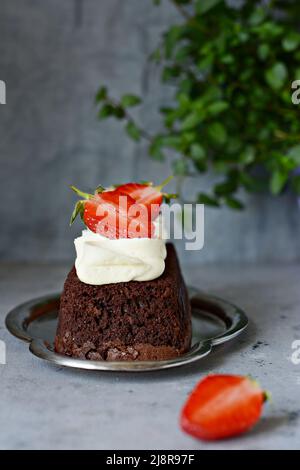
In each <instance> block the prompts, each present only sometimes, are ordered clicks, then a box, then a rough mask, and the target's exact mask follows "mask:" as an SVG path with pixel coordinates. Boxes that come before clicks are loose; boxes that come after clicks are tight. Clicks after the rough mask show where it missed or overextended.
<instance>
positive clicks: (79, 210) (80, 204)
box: [70, 201, 84, 225]
mask: <svg viewBox="0 0 300 470" xmlns="http://www.w3.org/2000/svg"><path fill="white" fill-rule="evenodd" d="M78 214H79V215H80V217H81V219H83V214H84V201H77V202H76V204H75V207H74V210H73V212H72V215H71V219H70V225H72V224H73V222H74V220H75V219H76V217H77V216H78Z"/></svg>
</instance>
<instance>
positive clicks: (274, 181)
mask: <svg viewBox="0 0 300 470" xmlns="http://www.w3.org/2000/svg"><path fill="white" fill-rule="evenodd" d="M287 180H288V174H287V173H285V172H282V171H279V170H277V171H275V172H274V173H273V174H272V177H271V180H270V191H271V193H272V194H274V195H277V194H279V193H280V192H281V191H282V190H283V188H284V186H285V184H286V182H287Z"/></svg>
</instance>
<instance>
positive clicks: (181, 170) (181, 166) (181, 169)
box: [173, 159, 188, 176]
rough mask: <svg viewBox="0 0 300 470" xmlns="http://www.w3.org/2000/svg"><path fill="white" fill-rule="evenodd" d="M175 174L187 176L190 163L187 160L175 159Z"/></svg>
mask: <svg viewBox="0 0 300 470" xmlns="http://www.w3.org/2000/svg"><path fill="white" fill-rule="evenodd" d="M173 170H174V174H175V175H178V176H185V175H186V174H187V173H188V164H187V161H186V160H183V159H181V160H175V161H174V162H173Z"/></svg>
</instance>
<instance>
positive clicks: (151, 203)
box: [116, 176, 176, 220]
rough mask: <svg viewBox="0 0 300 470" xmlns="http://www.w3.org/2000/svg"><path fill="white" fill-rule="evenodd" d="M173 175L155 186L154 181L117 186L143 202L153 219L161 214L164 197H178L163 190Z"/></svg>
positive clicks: (121, 190) (122, 191)
mask: <svg viewBox="0 0 300 470" xmlns="http://www.w3.org/2000/svg"><path fill="white" fill-rule="evenodd" d="M172 178H173V176H169V178H167V179H166V180H165V181H163V183H162V184H161V185H159V186H153V184H152V183H126V184H122V185H121V186H117V188H116V189H117V191H119V192H120V193H121V194H126V195H128V196H130V197H132V198H133V199H134V200H135V201H136V202H137V203H138V204H143V205H144V206H145V207H146V208H147V209H148V212H149V215H150V218H151V220H155V219H156V217H157V216H158V214H159V211H160V206H161V204H162V202H163V198H164V197H165V198H167V199H170V198H172V197H176V195H175V194H167V193H162V192H161V190H162V188H163V187H164V186H166V185H167V184H168V183H169V182H170V181H171V179H172Z"/></svg>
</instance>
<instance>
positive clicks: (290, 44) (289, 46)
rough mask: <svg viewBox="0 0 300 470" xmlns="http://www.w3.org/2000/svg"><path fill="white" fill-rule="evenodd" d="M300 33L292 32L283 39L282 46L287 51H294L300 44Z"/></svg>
mask: <svg viewBox="0 0 300 470" xmlns="http://www.w3.org/2000/svg"><path fill="white" fill-rule="evenodd" d="M299 43H300V35H299V34H297V33H290V34H289V35H288V36H286V37H285V38H284V39H283V40H282V47H283V49H284V50H285V51H286V52H292V51H294V50H295V49H297V47H298V46H299Z"/></svg>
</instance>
